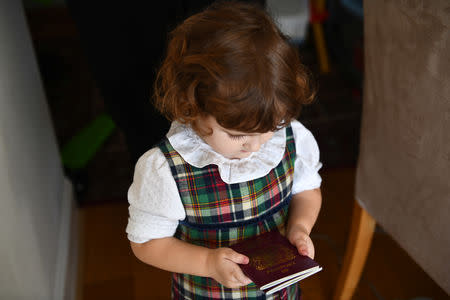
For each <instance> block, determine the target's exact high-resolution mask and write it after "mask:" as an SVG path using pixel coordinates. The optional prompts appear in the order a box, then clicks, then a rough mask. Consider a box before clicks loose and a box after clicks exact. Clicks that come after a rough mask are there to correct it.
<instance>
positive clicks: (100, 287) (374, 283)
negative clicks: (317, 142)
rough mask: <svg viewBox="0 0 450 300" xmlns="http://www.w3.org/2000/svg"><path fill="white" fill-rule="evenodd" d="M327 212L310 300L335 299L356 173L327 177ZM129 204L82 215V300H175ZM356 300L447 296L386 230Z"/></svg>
mask: <svg viewBox="0 0 450 300" xmlns="http://www.w3.org/2000/svg"><path fill="white" fill-rule="evenodd" d="M322 176H323V185H322V191H323V199H324V201H323V208H322V211H321V214H320V216H319V219H318V222H317V224H316V227H315V228H314V230H313V233H312V238H313V240H314V243H315V246H316V260H317V261H318V262H319V263H320V264H321V265H322V266H323V267H324V270H323V271H322V272H320V273H319V274H317V275H315V276H313V277H311V278H308V279H305V280H304V281H302V284H301V286H302V290H303V299H304V300H328V299H331V297H332V293H333V288H334V286H335V282H336V278H337V276H338V272H339V269H340V263H341V261H342V257H343V254H344V250H345V244H346V239H347V234H348V231H349V226H350V219H351V209H352V204H353V196H352V191H353V185H354V169H351V168H350V169H333V170H327V171H324V172H322ZM127 214H128V212H127V203H126V200H124V201H123V202H114V203H107V204H97V205H89V206H85V207H83V208H82V209H80V216H81V224H82V228H81V230H80V233H81V243H80V244H81V245H82V247H81V251H80V252H81V254H80V265H79V267H80V284H79V286H80V288H79V291H78V299H81V300H98V299H108V300H114V299H130V300H134V299H169V295H170V275H169V273H167V272H165V271H161V270H157V269H155V268H153V267H151V266H147V265H145V264H143V263H141V262H139V261H138V260H137V259H136V258H135V257H134V256H133V254H132V253H131V250H130V247H129V244H128V241H127V238H126V235H125V227H126V224H127V217H128V215H127ZM353 299H354V300H359V299H361V300H387V299H392V300H407V299H416V300H419V299H421V300H425V299H433V300H445V299H449V297H448V295H446V294H445V293H444V292H443V291H442V290H441V289H440V288H439V287H438V286H437V285H436V284H435V283H434V282H433V281H432V280H431V279H430V278H429V277H428V276H427V275H426V274H425V273H424V272H423V271H422V270H421V269H420V267H418V266H417V265H416V264H415V263H414V262H413V261H412V260H411V259H410V258H409V256H408V255H407V254H406V253H405V252H404V251H403V250H402V249H400V248H399V247H398V246H397V244H396V243H395V242H394V241H392V240H391V239H390V238H389V236H388V235H387V234H385V233H384V232H383V231H382V230H381V229H378V230H377V232H376V233H375V237H374V241H373V244H372V248H371V251H370V254H369V257H368V261H367V265H366V267H365V271H364V273H363V276H362V280H361V282H360V284H359V286H358V288H357V291H356V293H355V295H354V297H353Z"/></svg>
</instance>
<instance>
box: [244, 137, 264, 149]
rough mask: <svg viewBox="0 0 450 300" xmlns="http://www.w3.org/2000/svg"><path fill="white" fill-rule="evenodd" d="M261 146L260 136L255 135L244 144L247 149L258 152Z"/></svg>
mask: <svg viewBox="0 0 450 300" xmlns="http://www.w3.org/2000/svg"><path fill="white" fill-rule="evenodd" d="M260 147H261V141H260V139H259V137H258V136H253V137H251V138H250V139H249V140H247V142H246V143H245V144H244V149H245V151H250V152H257V151H259V148H260Z"/></svg>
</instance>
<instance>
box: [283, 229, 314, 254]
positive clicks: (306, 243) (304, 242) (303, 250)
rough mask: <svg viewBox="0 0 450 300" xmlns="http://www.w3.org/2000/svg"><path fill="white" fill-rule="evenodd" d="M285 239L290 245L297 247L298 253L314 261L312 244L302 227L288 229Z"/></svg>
mask: <svg viewBox="0 0 450 300" xmlns="http://www.w3.org/2000/svg"><path fill="white" fill-rule="evenodd" d="M286 237H287V239H288V240H289V241H290V242H291V244H292V245H294V246H295V247H297V250H298V253H300V254H301V255H306V256H309V257H311V258H312V259H314V244H313V242H312V240H311V238H310V237H309V234H308V233H307V231H306V230H305V229H304V228H303V227H302V226H300V225H296V226H291V227H290V228H288V230H287V233H286Z"/></svg>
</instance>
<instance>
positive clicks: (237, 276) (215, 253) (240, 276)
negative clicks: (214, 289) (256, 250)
mask: <svg viewBox="0 0 450 300" xmlns="http://www.w3.org/2000/svg"><path fill="white" fill-rule="evenodd" d="M248 262H249V259H248V257H247V256H245V255H242V254H239V253H237V252H236V251H234V250H233V249H230V248H218V249H211V251H210V253H209V255H208V257H207V264H208V269H209V274H210V276H211V277H212V278H214V279H215V280H216V281H218V282H219V283H221V284H223V285H224V286H226V287H228V288H237V287H241V286H245V285H248V284H250V283H251V282H252V281H251V280H250V279H249V278H248V277H247V276H245V275H244V273H242V270H241V268H240V267H239V266H238V265H237V264H248Z"/></svg>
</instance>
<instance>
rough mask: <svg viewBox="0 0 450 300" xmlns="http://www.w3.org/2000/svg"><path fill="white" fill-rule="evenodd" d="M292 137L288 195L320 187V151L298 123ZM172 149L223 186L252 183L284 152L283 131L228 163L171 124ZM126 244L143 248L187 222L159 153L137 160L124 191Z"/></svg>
mask: <svg viewBox="0 0 450 300" xmlns="http://www.w3.org/2000/svg"><path fill="white" fill-rule="evenodd" d="M291 126H292V130H293V133H294V140H295V147H296V158H295V164H294V181H293V185H292V194H293V195H294V194H297V193H300V192H302V191H306V190H311V189H315V188H318V187H320V183H321V181H322V179H321V177H320V175H319V173H318V171H319V169H320V168H321V166H322V164H321V163H320V161H319V148H318V147H317V143H316V140H315V139H314V136H313V135H312V134H311V132H310V131H309V130H308V129H306V128H305V127H304V126H303V125H302V124H301V123H300V122H298V121H296V120H295V121H292V122H291ZM166 136H167V138H168V139H169V141H170V143H171V145H172V147H173V148H174V149H175V150H176V151H177V152H178V153H179V154H180V155H181V156H182V157H183V158H184V160H185V161H186V162H187V163H189V164H191V165H193V166H195V167H197V168H202V167H205V166H207V165H210V164H215V165H217V166H218V170H219V174H220V177H221V178H222V180H223V181H224V182H226V183H228V184H231V183H238V182H244V181H249V180H253V179H256V178H259V177H262V176H265V175H267V174H268V173H269V172H270V170H272V169H273V168H274V167H276V166H277V165H278V164H279V163H280V161H281V159H282V158H283V154H284V151H285V147H286V130H285V129H284V128H283V129H280V130H278V131H276V132H275V133H274V134H273V136H272V137H271V139H270V140H269V141H267V142H266V143H265V144H263V145H262V146H261V148H260V149H259V151H258V152H254V153H252V154H251V155H250V156H249V157H246V158H243V159H228V158H226V157H224V156H222V155H221V154H219V153H217V152H215V151H214V150H213V149H212V148H211V147H210V146H209V145H208V144H206V143H205V142H204V141H203V139H201V138H200V137H199V136H198V135H197V134H196V133H195V131H194V130H193V129H192V128H191V127H189V126H186V125H183V124H180V123H178V122H172V126H171V128H170V130H169V132H168V133H167V135H166ZM128 202H129V203H130V206H129V218H128V226H127V228H126V232H127V234H128V239H129V240H130V241H133V242H135V243H144V242H147V241H149V240H151V239H155V238H163V237H170V236H173V235H174V234H175V230H176V228H177V226H178V222H179V221H180V220H183V219H184V218H185V217H186V214H185V211H184V207H183V204H182V202H181V198H180V195H179V193H178V188H177V185H176V183H175V180H174V178H173V176H172V172H171V171H170V167H169V163H168V162H167V160H166V158H165V156H164V154H163V153H162V152H161V150H160V149H159V148H157V147H156V148H152V149H150V150H149V151H147V152H146V153H145V154H144V155H142V156H141V157H140V158H139V160H138V162H137V164H136V168H135V171H134V178H133V183H132V184H131V186H130V188H129V190H128Z"/></svg>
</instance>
